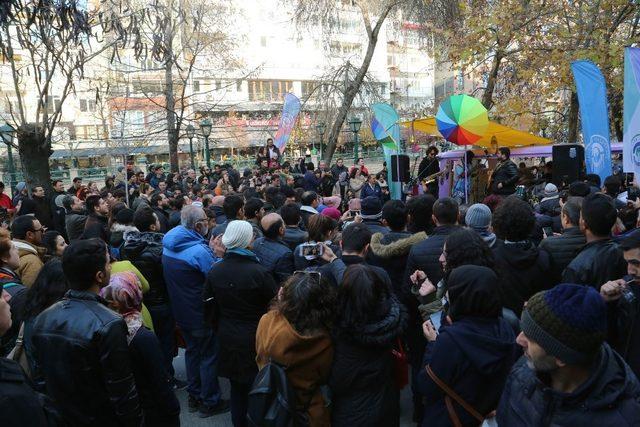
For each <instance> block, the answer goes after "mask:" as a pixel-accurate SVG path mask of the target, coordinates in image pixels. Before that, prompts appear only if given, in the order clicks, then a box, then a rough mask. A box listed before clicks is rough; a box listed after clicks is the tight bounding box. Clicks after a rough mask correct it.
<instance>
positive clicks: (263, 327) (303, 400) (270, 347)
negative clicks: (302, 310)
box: [256, 310, 333, 427]
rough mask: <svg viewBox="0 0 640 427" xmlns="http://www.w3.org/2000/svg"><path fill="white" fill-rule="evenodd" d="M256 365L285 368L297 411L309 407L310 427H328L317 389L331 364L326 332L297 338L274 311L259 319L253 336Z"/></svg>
mask: <svg viewBox="0 0 640 427" xmlns="http://www.w3.org/2000/svg"><path fill="white" fill-rule="evenodd" d="M256 353H257V357H256V362H257V363H258V368H260V369H262V367H263V366H265V365H266V364H267V362H268V361H269V358H271V359H273V360H274V361H275V362H277V363H279V364H281V365H284V366H286V367H287V377H288V378H289V381H290V382H291V386H292V387H293V388H294V389H295V390H296V392H297V394H298V408H299V409H300V408H304V407H306V406H307V402H309V401H310V402H311V404H310V405H309V411H308V412H309V422H310V426H311V427H320V426H330V425H331V414H330V412H329V408H328V407H326V406H325V402H324V399H323V397H322V393H321V392H320V386H321V385H323V384H326V383H327V380H328V378H329V372H330V371H331V364H332V362H333V345H332V343H331V338H330V337H329V334H328V333H327V332H323V333H320V334H318V335H314V336H304V335H300V334H299V333H298V332H297V331H296V330H294V329H293V327H292V326H291V324H290V323H289V322H288V321H287V319H285V317H284V316H282V315H281V314H280V313H279V312H277V311H274V310H272V311H270V312H268V313H267V314H265V315H264V316H262V319H260V323H259V324H258V330H257V332H256Z"/></svg>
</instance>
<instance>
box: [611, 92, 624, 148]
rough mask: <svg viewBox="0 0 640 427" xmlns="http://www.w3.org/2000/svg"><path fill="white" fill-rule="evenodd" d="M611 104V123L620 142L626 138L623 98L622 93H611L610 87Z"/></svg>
mask: <svg viewBox="0 0 640 427" xmlns="http://www.w3.org/2000/svg"><path fill="white" fill-rule="evenodd" d="M609 94H610V95H609V105H610V106H611V124H612V125H613V131H614V133H615V135H616V139H617V140H618V142H622V140H623V139H624V128H623V122H622V115H623V111H622V108H623V98H622V94H620V93H617V94H615V95H611V89H609Z"/></svg>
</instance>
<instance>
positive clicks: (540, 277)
mask: <svg viewBox="0 0 640 427" xmlns="http://www.w3.org/2000/svg"><path fill="white" fill-rule="evenodd" d="M493 255H494V257H495V261H496V267H497V270H498V273H499V276H500V288H501V290H502V298H503V299H502V304H503V306H504V307H506V308H508V309H510V310H512V311H513V312H514V313H515V314H516V315H517V316H518V317H520V313H522V308H523V307H524V303H525V301H527V300H528V299H529V298H531V296H533V295H534V294H535V293H536V292H539V291H542V290H545V289H550V288H551V287H552V286H553V284H554V283H553V282H554V280H553V277H552V275H551V274H549V271H550V269H551V261H550V258H549V254H548V253H547V252H545V251H544V250H540V249H538V248H536V247H535V246H534V244H533V243H531V242H529V241H527V242H518V243H505V242H503V241H500V242H499V243H498V244H497V245H496V246H495V247H494V248H493Z"/></svg>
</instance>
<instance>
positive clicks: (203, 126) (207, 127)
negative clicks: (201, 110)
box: [200, 119, 211, 169]
mask: <svg viewBox="0 0 640 427" xmlns="http://www.w3.org/2000/svg"><path fill="white" fill-rule="evenodd" d="M200 130H201V131H202V136H204V149H205V151H204V162H205V163H206V164H207V167H208V168H209V169H211V156H210V153H209V135H211V120H209V119H204V120H203V121H202V122H200Z"/></svg>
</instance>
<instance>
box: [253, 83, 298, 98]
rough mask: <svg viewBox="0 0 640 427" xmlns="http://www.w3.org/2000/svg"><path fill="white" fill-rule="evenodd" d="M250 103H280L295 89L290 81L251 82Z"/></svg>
mask: <svg viewBox="0 0 640 427" xmlns="http://www.w3.org/2000/svg"><path fill="white" fill-rule="evenodd" d="M248 84H249V100H250V101H280V100H282V97H283V96H284V94H285V93H287V92H289V91H290V90H291V89H292V88H293V82H292V81H289V80H249V81H248Z"/></svg>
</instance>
